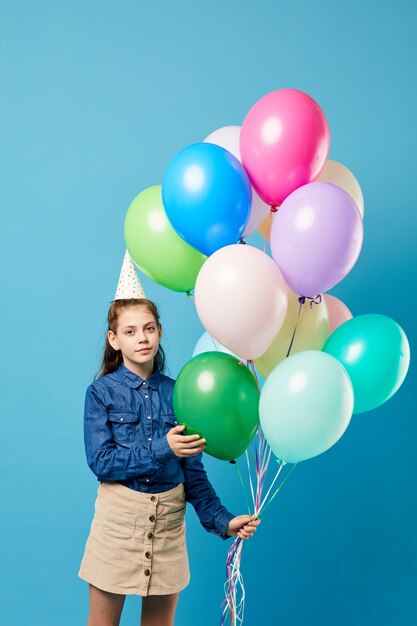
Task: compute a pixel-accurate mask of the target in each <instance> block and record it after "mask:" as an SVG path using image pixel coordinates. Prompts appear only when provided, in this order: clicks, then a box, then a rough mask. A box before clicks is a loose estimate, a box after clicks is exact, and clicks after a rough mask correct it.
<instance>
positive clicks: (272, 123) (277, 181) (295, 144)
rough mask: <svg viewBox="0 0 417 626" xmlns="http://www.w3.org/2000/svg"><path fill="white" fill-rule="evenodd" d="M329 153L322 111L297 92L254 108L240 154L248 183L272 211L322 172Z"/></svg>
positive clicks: (278, 94)
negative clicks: (271, 207) (247, 176)
mask: <svg viewBox="0 0 417 626" xmlns="http://www.w3.org/2000/svg"><path fill="white" fill-rule="evenodd" d="M329 148H330V133H329V126H328V124H327V120H326V118H325V116H324V113H323V111H322V110H321V108H320V107H319V105H318V104H317V102H315V101H314V100H313V99H312V98H311V97H310V96H308V95H307V94H306V93H303V92H302V91H297V90H296V89H279V90H278V91H272V92H271V93H269V94H267V95H266V96H264V97H263V98H261V99H260V100H258V102H256V103H255V104H254V106H253V107H252V108H251V110H250V111H249V113H248V114H247V116H246V117H245V120H244V122H243V125H242V130H241V134H240V152H241V155H242V163H243V165H244V167H245V169H246V171H247V173H248V175H249V179H250V181H251V183H252V185H253V186H254V188H255V189H256V191H257V192H258V194H259V195H260V196H261V198H262V200H264V201H265V202H266V203H267V204H269V205H270V206H277V205H279V204H281V203H282V202H283V201H284V200H285V198H286V197H287V196H288V195H289V194H290V193H291V192H292V191H294V190H295V189H297V188H298V187H301V185H305V184H307V183H309V182H311V181H312V180H314V179H315V178H316V177H317V176H318V175H319V174H320V172H321V170H322V169H323V167H324V164H325V162H326V159H327V155H328V153H329Z"/></svg>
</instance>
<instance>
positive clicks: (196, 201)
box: [162, 143, 252, 255]
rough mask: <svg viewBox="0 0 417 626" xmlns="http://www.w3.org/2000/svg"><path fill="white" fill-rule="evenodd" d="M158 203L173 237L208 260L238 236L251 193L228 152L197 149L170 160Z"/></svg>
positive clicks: (196, 146) (207, 146) (208, 146)
mask: <svg viewBox="0 0 417 626" xmlns="http://www.w3.org/2000/svg"><path fill="white" fill-rule="evenodd" d="M162 197H163V200H164V206H165V210H166V213H167V216H168V219H169V221H170V222H171V224H172V226H173V227H174V228H175V230H176V231H177V232H178V234H179V235H180V236H181V237H182V238H183V239H185V241H187V243H189V244H190V245H191V246H193V247H194V248H196V249H197V250H200V252H202V253H203V254H206V255H210V254H212V253H213V252H215V251H216V250H218V249H219V248H222V247H223V246H226V245H228V244H231V243H236V242H237V241H239V238H240V237H241V236H242V235H243V232H244V230H245V227H246V224H247V222H248V220H249V214H250V206H251V201H252V191H251V186H250V182H249V179H248V177H247V174H246V172H245V170H244V169H243V167H242V165H241V163H239V161H238V160H237V159H236V158H235V157H234V156H233V155H232V154H231V153H230V152H228V151H227V150H224V149H223V148H220V146H215V145H213V144H210V143H197V144H193V145H191V146H188V147H187V148H185V149H184V150H182V151H181V152H179V153H178V154H177V155H176V156H175V157H174V158H173V159H172V161H171V163H170V164H169V166H168V169H167V171H166V172H165V176H164V180H163V183H162Z"/></svg>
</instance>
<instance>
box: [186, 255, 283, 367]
mask: <svg viewBox="0 0 417 626" xmlns="http://www.w3.org/2000/svg"><path fill="white" fill-rule="evenodd" d="M194 298H195V305H196V308H197V313H198V316H199V318H200V320H201V322H202V324H203V326H204V327H205V329H206V330H207V331H208V332H209V333H210V335H212V336H213V337H215V339H217V341H219V342H220V343H221V344H223V345H224V346H226V347H227V348H229V350H231V351H232V352H234V353H235V354H236V355H238V356H239V357H240V358H242V359H247V360H254V359H257V358H258V357H260V356H261V355H262V354H264V352H266V350H267V349H268V348H269V346H270V345H271V343H272V341H273V339H274V338H275V336H276V334H277V332H278V330H279V329H280V328H281V326H282V324H283V322H284V319H285V314H286V312H287V303H288V291H287V285H286V284H285V281H284V278H283V276H282V273H281V271H280V269H279V268H278V267H277V265H276V264H275V263H274V261H273V260H272V259H271V258H270V257H269V256H268V255H266V254H265V253H264V252H261V250H258V248H254V247H253V246H249V245H248V244H233V245H230V246H225V247H223V248H220V249H219V250H217V251H216V252H214V253H213V254H212V255H211V256H209V258H208V259H207V261H206V262H205V263H204V265H203V267H202V268H201V270H200V272H199V274H198V276H197V282H196V285H195V291H194Z"/></svg>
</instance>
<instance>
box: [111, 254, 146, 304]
mask: <svg viewBox="0 0 417 626" xmlns="http://www.w3.org/2000/svg"><path fill="white" fill-rule="evenodd" d="M124 298H146V296H145V292H144V291H143V287H142V285H141V284H140V280H139V278H138V275H137V274H136V270H135V267H134V265H133V262H132V259H131V258H130V255H129V252H128V251H127V250H126V254H125V258H124V259H123V265H122V271H121V272H120V277H119V283H118V285H117V289H116V295H115V296H114V299H115V300H122V299H124Z"/></svg>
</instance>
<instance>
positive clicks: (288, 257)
mask: <svg viewBox="0 0 417 626" xmlns="http://www.w3.org/2000/svg"><path fill="white" fill-rule="evenodd" d="M362 241H363V223H362V220H361V216H360V213H359V211H358V208H357V206H356V204H355V203H354V202H353V200H352V198H351V197H350V196H349V194H348V193H346V191H343V189H340V187H337V186H336V185H332V184H330V183H310V184H309V185H304V187H300V188H299V189H297V190H296V191H294V192H293V193H292V194H291V195H290V196H288V198H287V199H286V200H285V201H284V202H283V203H282V205H281V207H280V208H279V210H278V212H277V214H276V215H275V218H274V223H273V226H272V231H271V252H272V257H273V258H274V260H275V261H276V263H277V264H278V266H279V267H280V269H281V271H282V273H283V274H284V277H285V280H286V281H287V284H288V286H289V287H291V289H292V290H293V291H295V292H296V293H300V294H301V295H303V296H315V295H316V294H319V293H322V292H323V291H327V290H328V289H331V287H334V285H336V284H337V283H338V282H340V281H341V280H342V279H343V278H344V277H345V276H346V275H347V274H348V273H349V272H350V270H351V269H352V267H353V266H354V265H355V263H356V260H357V258H358V256H359V253H360V250H361V247H362Z"/></svg>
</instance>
